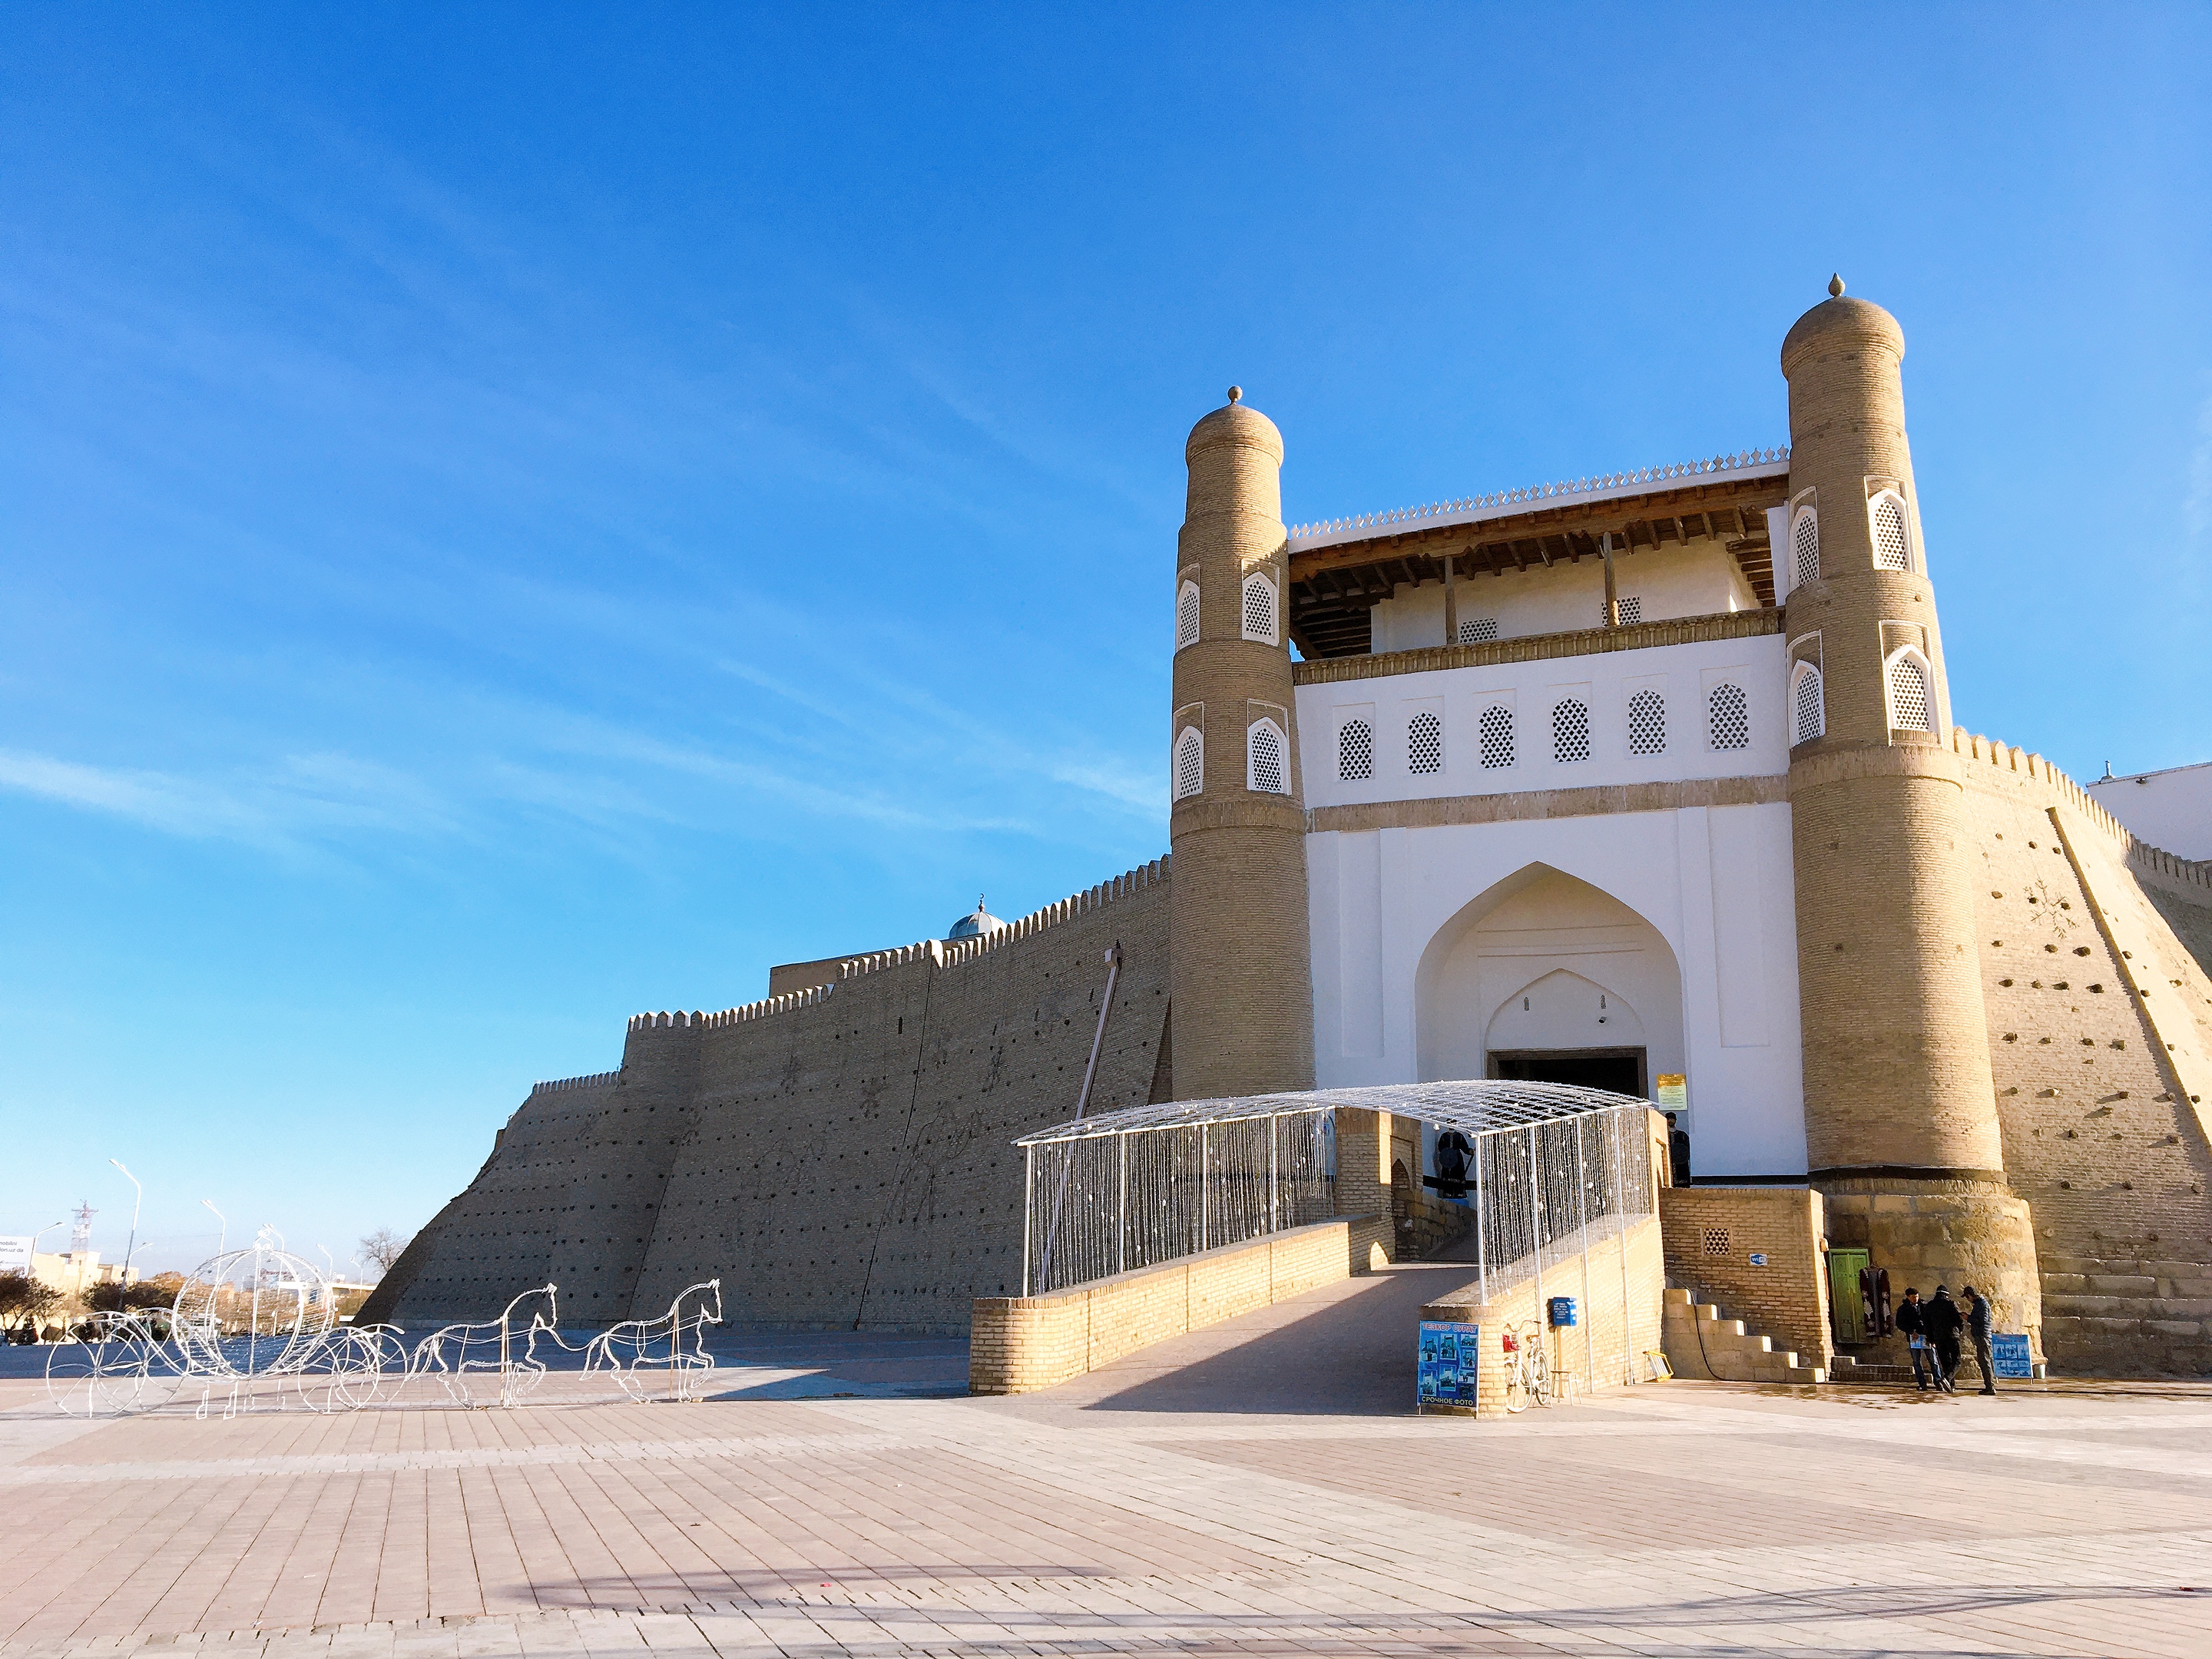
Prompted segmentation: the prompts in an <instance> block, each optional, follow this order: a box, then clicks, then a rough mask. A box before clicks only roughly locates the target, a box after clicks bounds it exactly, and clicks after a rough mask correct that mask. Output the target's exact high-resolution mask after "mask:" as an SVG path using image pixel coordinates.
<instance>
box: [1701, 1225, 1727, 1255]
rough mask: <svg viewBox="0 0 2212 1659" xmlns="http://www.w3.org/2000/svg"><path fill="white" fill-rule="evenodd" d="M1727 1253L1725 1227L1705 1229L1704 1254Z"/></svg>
mask: <svg viewBox="0 0 2212 1659" xmlns="http://www.w3.org/2000/svg"><path fill="white" fill-rule="evenodd" d="M1728 1253H1729V1230H1728V1229H1727V1228H1725V1227H1708V1228H1706V1229H1705V1254H1706V1255H1727V1254H1728Z"/></svg>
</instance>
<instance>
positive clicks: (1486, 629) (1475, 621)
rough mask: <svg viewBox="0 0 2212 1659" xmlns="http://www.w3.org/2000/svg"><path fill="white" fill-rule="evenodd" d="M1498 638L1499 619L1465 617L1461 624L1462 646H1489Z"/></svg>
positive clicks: (1460, 636) (1460, 639) (1460, 638)
mask: <svg viewBox="0 0 2212 1659" xmlns="http://www.w3.org/2000/svg"><path fill="white" fill-rule="evenodd" d="M1497 637H1498V618H1497V617H1462V618H1461V619H1460V624H1459V642H1460V643H1461V644H1462V645H1488V644H1489V643H1490V642H1491V641H1492V640H1494V639H1496V638H1497Z"/></svg>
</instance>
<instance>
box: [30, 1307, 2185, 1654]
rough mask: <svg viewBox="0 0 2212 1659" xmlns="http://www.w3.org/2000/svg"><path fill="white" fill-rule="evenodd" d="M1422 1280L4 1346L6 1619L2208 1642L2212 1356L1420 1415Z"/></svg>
mask: <svg viewBox="0 0 2212 1659" xmlns="http://www.w3.org/2000/svg"><path fill="white" fill-rule="evenodd" d="M1431 1282H1432V1281H1430V1280H1429V1279H1428V1275H1427V1274H1425V1273H1421V1272H1419V1271H1404V1272H1401V1273H1393V1274H1387V1275H1381V1276H1378V1277H1376V1278H1375V1279H1359V1280H1353V1281H1351V1282H1350V1283H1349V1284H1348V1285H1337V1286H1331V1287H1328V1289H1327V1290H1325V1291H1318V1292H1316V1293H1314V1294H1313V1295H1312V1296H1310V1297H1305V1298H1302V1299H1301V1300H1300V1301H1299V1302H1297V1303H1291V1304H1282V1305H1279V1306H1278V1307H1275V1308H1271V1309H1268V1310H1265V1311H1264V1312H1263V1313H1261V1314H1258V1315H1255V1316H1251V1317H1250V1319H1249V1321H1246V1322H1238V1323H1237V1327H1236V1328H1231V1329H1217V1330H1214V1331H1208V1332H1201V1333H1198V1334H1195V1335H1194V1336H1191V1337H1188V1338H1183V1339H1179V1340H1177V1341H1176V1343H1172V1344H1168V1345H1164V1346H1163V1347H1162V1348H1159V1349H1154V1350H1148V1351H1146V1352H1144V1353H1141V1354H1139V1355H1135V1356H1132V1357H1131V1358H1130V1359H1128V1360H1127V1361H1124V1362H1122V1363H1121V1364H1120V1365H1117V1366H1115V1367H1114V1368H1112V1369H1110V1370H1107V1371H1103V1372H1100V1373H1097V1374H1094V1375H1092V1376H1088V1377H1085V1378H1082V1379H1079V1381H1078V1382H1077V1383H1071V1384H1069V1385H1067V1386H1066V1387H1064V1388H1062V1389H1055V1390H1053V1391H1051V1392H1049V1393H1047V1394H1043V1395H1029V1396H1024V1397H1020V1398H1016V1399H1009V1400H967V1399H926V1398H898V1397H885V1396H879V1397H846V1398H831V1397H826V1396H828V1395H836V1394H846V1395H850V1394H851V1393H852V1392H853V1391H852V1390H850V1389H845V1388H842V1387H840V1386H838V1381H837V1379H836V1378H835V1377H834V1376H830V1377H825V1378H824V1379H823V1381H822V1382H821V1383H820V1384H819V1385H818V1386H819V1387H820V1388H821V1389H822V1391H823V1395H824V1396H825V1397H819V1398H812V1399H776V1398H768V1399H763V1398H757V1397H744V1396H743V1395H739V1396H738V1397H735V1398H723V1399H718V1400H713V1401H705V1402H701V1403H694V1404H689V1405H676V1404H665V1403H663V1404H654V1405H643V1406H640V1405H611V1404H587V1403H562V1401H561V1400H560V1399H559V1398H558V1397H557V1396H556V1397H551V1398H549V1399H548V1401H546V1403H543V1404H538V1405H532V1406H527V1407H521V1408H519V1409H516V1410H513V1411H498V1410H490V1411H473V1412H472V1411H463V1410H457V1409H451V1408H441V1407H432V1406H427V1405H424V1406H410V1407H404V1408H400V1409H389V1410H374V1411H369V1412H363V1413H356V1414H354V1415H351V1416H344V1417H318V1416H313V1415H310V1414H307V1413H301V1412H299V1411H297V1410H294V1411H289V1412H279V1411H271V1410H262V1411H255V1412H249V1413H244V1414H242V1415H239V1416H237V1417H234V1418H233V1419H229V1420H228V1421H226V1420H224V1419H222V1418H221V1417H220V1415H210V1417H208V1418H207V1419H195V1418H194V1417H193V1416H191V1413H189V1412H188V1411H185V1410H181V1409H172V1410H170V1411H167V1412H164V1413H158V1414H155V1415H151V1416H146V1417H140V1418H136V1419H125V1420H121V1421H110V1422H103V1423H98V1424H85V1423H82V1422H76V1421H69V1420H63V1419H56V1418H55V1417H54V1416H53V1415H52V1413H51V1412H50V1410H49V1409H48V1408H47V1407H46V1403H45V1399H44V1393H43V1390H42V1389H40V1388H39V1387H38V1385H36V1384H34V1383H25V1382H0V1656H5V1659H18V1656H33V1655H36V1656H45V1655H53V1656H57V1659H58V1656H76V1655H88V1654H95V1653H97V1654H111V1653H113V1654H127V1655H131V1656H133V1659H154V1656H169V1655H177V1656H184V1655H207V1654H210V1653H216V1652H219V1653H222V1654H224V1655H233V1656H239V1659H246V1656H248V1655H252V1656H264V1655H265V1656H267V1659H305V1656H311V1655H312V1656H330V1659H370V1656H374V1659H387V1656H389V1659H465V1656H475V1655H518V1656H536V1655H547V1656H563V1659H568V1656H599V1655H606V1654H613V1653H621V1654H623V1655H629V1656H637V1659H656V1656H678V1655H682V1656H699V1659H710V1656H736V1655H745V1656H754V1655H762V1656H766V1655H805V1656H815V1655H823V1656H842V1655H856V1656H877V1655H882V1656H893V1655H897V1656H905V1655H914V1654H975V1655H1012V1654H1040V1653H1042V1654H1077V1653H1151V1652H1170V1651H1172V1652H1179V1653H1200V1654H1213V1653H1220V1654H1229V1653H1236V1654H1273V1653H1321V1654H1353V1653H1357V1654H1371V1653H1392V1652H1423V1653H1448V1654H1480V1655H1561V1654H1589V1655H1613V1654H1641V1655H1657V1656H1692V1655H1694V1656H1713V1659H1723V1656H1726V1659H1738V1656H1745V1655H1768V1654H1772V1655H1791V1656H1841V1655H1861V1654H1874V1653H1909V1654H1929V1655H1984V1654H2019V1655H2037V1656H2045V1655H2048V1656H2061V1655H2066V1656H2071V1655H2082V1656H2099V1655H2177V1656H2178V1655H2201V1654H2203V1653H2206V1652H2208V1651H2212V1588H2198V1587H2200V1586H2212V1552H2209V1551H2208V1546H2212V1388H2200V1387H2196V1386H2191V1385H2132V1386H2131V1385H2125V1384H2086V1383H2084V1384H2065V1383H2059V1384H2054V1385H2051V1386H2049V1387H2047V1388H2041V1389H2021V1390H2019V1391H2016V1392H2013V1393H2008V1394H2007V1395H2003V1396H2002V1397H2000V1398H1998V1399H1996V1400H1995V1401H1990V1400H1983V1399H1979V1398H1977V1397H1974V1396H1972V1395H1965V1396H1960V1397H1959V1398H1955V1399H1937V1398H1929V1397H1924V1396H1915V1395H1911V1393H1909V1392H1906V1393H1902V1394H1899V1393H1895V1392H1891V1391H1887V1390H1881V1389H1858V1390H1850V1391H1844V1390H1827V1391H1817V1392H1816V1391H1810V1390H1788V1389H1753V1388H1745V1387H1738V1386H1735V1385H1729V1384H1720V1383H1666V1384H1654V1385H1647V1386H1644V1387H1641V1388H1638V1389H1632V1390H1619V1391H1614V1392H1612V1393H1608V1394H1601V1395H1598V1396H1596V1397H1595V1399H1594V1400H1591V1401H1585V1402H1583V1403H1578V1404H1576V1405H1573V1406H1570V1407H1560V1408H1556V1409H1553V1410H1551V1411H1542V1410H1536V1411H1531V1412H1529V1413H1526V1414H1525V1415H1523V1416H1522V1417H1519V1418H1516V1419H1510V1420H1509V1421H1505V1422H1501V1423H1495V1424H1492V1423H1481V1424H1476V1423H1472V1422H1469V1421H1468V1420H1466V1419H1442V1418H1439V1419H1421V1418H1414V1417H1411V1416H1407V1415H1402V1414H1396V1409H1397V1408H1396V1401H1398V1400H1400V1399H1402V1397H1403V1395H1402V1394H1401V1392H1400V1391H1399V1389H1397V1387H1396V1384H1395V1376H1396V1375H1397V1373H1398V1372H1399V1371H1400V1370H1404V1371H1406V1373H1407V1383H1408V1387H1409V1386H1410V1367H1409V1366H1403V1367H1401V1365H1400V1364H1399V1362H1398V1360H1397V1358H1395V1349H1396V1346H1400V1345H1398V1344H1396V1342H1395V1333H1396V1332H1398V1331H1400V1330H1401V1329H1402V1328H1403V1325H1402V1311H1403V1308H1404V1307H1405V1306H1406V1305H1409V1304H1412V1305H1417V1304H1418V1302H1419V1300H1420V1299H1421V1298H1422V1297H1424V1296H1425V1295H1427V1294H1429V1293H1430V1288H1431ZM1385 1337H1389V1338H1390V1339H1391V1346H1390V1347H1389V1351H1388V1352H1385V1351H1384V1350H1383V1348H1382V1347H1381V1346H1379V1345H1380V1343H1381V1342H1382V1340H1383V1338H1385ZM1301 1351H1303V1352H1306V1353H1308V1354H1310V1355H1311V1356H1315V1357H1316V1359H1315V1363H1312V1364H1299V1363H1297V1360H1296V1358H1294V1357H1293V1356H1295V1355H1296V1354H1297V1353H1298V1352H1301ZM1378 1378H1383V1379H1386V1380H1387V1383H1386V1385H1383V1386H1378V1382H1377V1379H1378ZM731 1380H732V1381H735V1382H740V1383H741V1382H742V1377H739V1378H733V1379H731Z"/></svg>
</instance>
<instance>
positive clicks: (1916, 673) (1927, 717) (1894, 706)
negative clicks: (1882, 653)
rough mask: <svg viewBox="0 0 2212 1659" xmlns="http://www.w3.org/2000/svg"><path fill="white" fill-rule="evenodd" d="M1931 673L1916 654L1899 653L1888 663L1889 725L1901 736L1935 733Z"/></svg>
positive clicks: (1908, 652) (1909, 652)
mask: <svg viewBox="0 0 2212 1659" xmlns="http://www.w3.org/2000/svg"><path fill="white" fill-rule="evenodd" d="M1889 723H1890V724H1891V725H1892V726H1896V727H1897V728H1898V730H1899V731H1901V732H1933V731H1934V730H1935V729H1936V720H1935V717H1934V714H1933V712H1932V710H1931V709H1930V708H1929V696H1928V670H1927V667H1926V666H1925V665H1923V663H1922V662H1921V660H1920V659H1919V657H1918V655H1917V654H1916V653H1913V652H1911V651H1900V652H1899V653H1897V655H1895V656H1894V657H1892V658H1891V659H1889Z"/></svg>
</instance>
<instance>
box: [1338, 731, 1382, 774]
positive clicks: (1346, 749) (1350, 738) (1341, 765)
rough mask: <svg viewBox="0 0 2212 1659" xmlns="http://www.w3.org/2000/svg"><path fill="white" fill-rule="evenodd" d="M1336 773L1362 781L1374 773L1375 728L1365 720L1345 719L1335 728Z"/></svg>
mask: <svg viewBox="0 0 2212 1659" xmlns="http://www.w3.org/2000/svg"><path fill="white" fill-rule="evenodd" d="M1336 775H1337V776H1338V777H1340V778H1341V779H1343V780H1344V781H1346V783H1364V782H1365V781H1367V780H1368V779H1369V778H1371V777H1373V776H1374V775H1375V729H1374V727H1372V726H1370V725H1368V723H1367V722H1366V721H1365V720H1346V721H1345V723H1344V724H1343V725H1342V726H1339V727H1337V730H1336Z"/></svg>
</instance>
